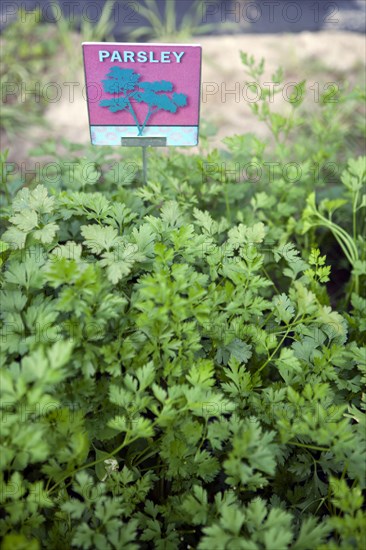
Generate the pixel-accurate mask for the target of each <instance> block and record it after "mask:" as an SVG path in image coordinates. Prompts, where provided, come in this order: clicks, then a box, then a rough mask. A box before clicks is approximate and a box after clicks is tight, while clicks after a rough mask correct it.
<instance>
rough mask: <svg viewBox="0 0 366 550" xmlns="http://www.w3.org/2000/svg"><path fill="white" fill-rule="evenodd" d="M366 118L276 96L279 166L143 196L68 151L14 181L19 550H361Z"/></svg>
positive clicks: (11, 270)
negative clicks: (281, 102) (309, 108)
mask: <svg viewBox="0 0 366 550" xmlns="http://www.w3.org/2000/svg"><path fill="white" fill-rule="evenodd" d="M242 62H243V64H244V66H245V68H246V70H247V72H248V74H249V76H250V81H251V82H253V81H258V82H259V81H260V79H261V76H262V75H263V64H261V63H256V62H255V60H254V59H252V58H250V57H248V56H246V55H244V54H242ZM275 78H276V82H278V83H279V90H281V86H282V85H283V78H282V76H281V72H280V71H278V72H277V73H276V75H275ZM301 86H304V84H301V85H300V91H301ZM363 99H364V92H363V90H361V89H360V88H357V87H356V88H354V89H352V90H351V91H349V92H348V93H344V94H342V95H341V96H338V101H337V102H331V101H329V95H327V94H326V93H325V94H323V95H322V96H321V101H320V103H319V112H316V113H314V115H313V116H312V117H311V116H309V117H307V118H306V119H304V118H303V116H302V114H301V100H300V99H299V95H298V94H296V95H294V96H293V97H292V100H291V102H290V103H291V113H289V114H288V116H282V115H279V114H278V113H275V112H273V111H272V110H271V104H270V98H269V96H268V94H266V93H264V94H263V96H262V98H261V100H260V101H259V102H258V103H256V104H253V109H254V112H255V113H256V114H257V116H259V118H260V120H261V121H262V122H263V123H266V124H267V125H268V127H269V129H270V131H271V133H272V137H273V141H274V143H275V146H274V149H273V150H270V149H269V148H268V147H267V145H266V143H265V142H262V141H261V140H259V139H258V138H257V137H255V136H254V135H253V134H246V135H237V136H234V137H230V138H227V139H226V140H225V145H226V147H227V150H226V151H225V152H224V151H219V150H216V149H215V150H213V151H210V152H208V153H202V154H197V155H192V156H187V155H183V154H182V153H180V152H179V151H170V153H169V155H164V154H161V153H159V152H156V151H153V152H152V153H151V154H150V168H149V179H148V182H147V183H146V185H143V184H142V181H141V179H142V177H141V173H140V170H139V169H137V164H136V157H135V155H137V153H136V152H134V151H132V152H131V153H129V155H130V157H128V158H127V159H124V160H123V162H122V161H121V162H118V163H115V162H114V160H113V159H114V156H115V154H116V151H115V149H113V148H108V147H105V148H103V149H102V150H101V148H99V149H98V150H95V149H92V148H89V147H85V148H83V147H82V146H80V145H75V144H72V143H68V142H67V141H66V140H65V141H64V147H65V153H64V155H60V154H56V146H55V144H53V143H51V142H46V143H44V144H43V146H42V147H39V148H38V149H37V150H34V151H33V153H32V154H33V156H34V157H36V155H51V156H53V158H54V159H55V161H57V170H56V171H55V175H54V177H53V178H52V177H51V176H52V174H50V173H49V172H47V178H45V179H46V180H47V181H42V182H40V183H39V182H37V181H32V180H30V181H28V182H27V185H25V182H24V180H23V179H22V178H21V175H20V174H19V173H16V174H13V175H12V174H8V175H7V173H6V170H3V180H4V181H3V183H4V189H5V191H4V193H3V195H2V198H3V215H4V222H3V230H4V231H3V234H2V237H1V258H2V287H1V302H2V331H3V334H2V347H3V351H4V353H3V354H2V385H1V388H2V397H1V405H2V409H3V410H2V417H3V422H2V441H3V443H2V449H1V450H2V453H1V455H2V460H1V471H2V491H1V499H2V509H3V512H2V516H1V519H0V533H1V535H2V536H3V542H2V547H1V548H2V549H4V550H10V549H12V550H13V549H16V550H17V549H19V550H20V549H23V548H24V549H25V548H27V549H31V550H36V549H38V548H49V549H56V550H65V548H83V549H95V548H97V549H101V550H105V549H108V548H111V549H113V548H115V549H126V550H133V549H140V548H141V549H145V548H146V549H148V548H156V549H169V550H170V549H171V550H176V549H177V548H179V549H183V548H198V549H199V550H205V549H210V550H211V549H217V550H224V549H228V550H229V549H230V550H231V549H243V550H244V549H246V550H249V549H250V550H252V549H253V550H257V549H258V550H259V549H268V550H280V549H286V548H291V549H293V550H301V549H302V550H312V549H315V548H316V549H318V550H323V549H338V548H339V549H341V548H342V549H354V548H360V549H361V548H363V547H364V543H365V523H366V522H365V520H366V517H365V513H364V511H363V508H362V507H363V496H362V493H363V491H364V489H365V446H366V442H365V428H366V426H365V424H366V422H365V412H364V410H365V397H364V393H363V392H364V386H365V381H366V376H365V372H366V362H365V347H364V342H365V330H366V323H365V313H366V300H365V298H364V292H365V272H366V265H365V263H366V259H365V239H364V227H365V222H364V208H365V205H366V203H365V195H363V185H364V183H365V177H366V174H365V172H366V168H365V158H364V157H361V156H360V153H361V151H362V147H363V139H364V135H363V134H362V126H361V125H360V124H359V122H358V124H357V123H355V124H353V119H352V116H353V114H354V113H357V112H361V111H362V100H363ZM340 106H341V107H342V108H341V109H340ZM350 121H352V122H350ZM351 138H352V139H351ZM6 158H7V157H6V153H3V154H2V162H3V165H4V166H6ZM112 161H113V164H112V167H111V162H112ZM70 162H71V163H72V165H73V168H74V169H73V170H72V171H71V172H70V170H69V165H70ZM237 163H239V164H244V165H247V164H249V163H251V164H252V165H255V166H259V167H263V166H266V165H268V164H270V165H271V166H272V168H273V169H271V171H267V170H266V171H265V170H262V172H261V177H260V178H259V180H258V179H257V181H255V182H254V183H253V181H252V180H251V179H250V178H245V177H239V178H237V177H236V176H235V166H236V165H237ZM91 166H93V168H94V177H90V167H91ZM131 166H135V168H136V169H134V170H132V171H131V169H130V167H131ZM222 166H223V167H224V168H225V170H224V172H223V171H222V170H221V169H218V168H217V167H222ZM85 167H88V169H87V170H84V168H85ZM215 167H216V168H215ZM299 168H300V171H299ZM295 170H296V172H295ZM70 174H71V175H70ZM85 174H88V177H86V175H85ZM233 174H234V176H233ZM51 180H52V181H51ZM339 272H342V274H343V278H342V280H341V279H340V278H338V277H336V276H335V275H334V273H339Z"/></svg>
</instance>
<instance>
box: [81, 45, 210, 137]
mask: <svg viewBox="0 0 366 550" xmlns="http://www.w3.org/2000/svg"><path fill="white" fill-rule="evenodd" d="M83 55H84V68H85V80H86V89H87V102H88V113H89V125H90V135H91V141H92V143H93V144H94V145H121V144H122V139H123V138H132V137H140V138H154V137H159V138H166V145H180V146H181V145H197V143H198V129H199V114H200V88H201V57H202V49H201V46H199V45H196V44H190V45H186V44H130V43H126V44H121V43H112V42H100V43H96V42H84V43H83Z"/></svg>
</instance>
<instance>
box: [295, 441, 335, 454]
mask: <svg viewBox="0 0 366 550" xmlns="http://www.w3.org/2000/svg"><path fill="white" fill-rule="evenodd" d="M288 445H296V447H304V448H305V449H313V451H324V452H327V451H330V449H329V448H327V447H318V446H317V445H308V444H305V443H297V441H288Z"/></svg>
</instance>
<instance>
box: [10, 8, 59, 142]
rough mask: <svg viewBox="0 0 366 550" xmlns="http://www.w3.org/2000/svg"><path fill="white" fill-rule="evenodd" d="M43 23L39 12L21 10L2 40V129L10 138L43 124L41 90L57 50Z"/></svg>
mask: <svg viewBox="0 0 366 550" xmlns="http://www.w3.org/2000/svg"><path fill="white" fill-rule="evenodd" d="M40 21H41V12H40V10H36V11H35V12H33V13H32V17H29V16H27V15H26V12H25V10H24V9H20V10H19V11H18V16H17V19H16V20H15V21H14V22H13V23H11V24H10V25H9V26H8V27H6V29H5V30H4V32H3V35H2V38H1V55H2V63H1V68H0V79H1V103H2V105H1V129H3V130H5V131H6V133H7V134H9V135H14V134H16V133H17V132H19V131H22V130H24V129H25V128H26V127H27V126H29V125H31V124H35V123H38V124H42V123H43V120H42V118H41V114H42V111H43V109H44V106H45V102H44V100H43V98H42V95H41V94H40V93H39V91H38V90H39V89H40V88H41V86H42V79H43V78H44V75H45V73H46V71H47V70H48V68H49V67H50V66H51V60H52V58H53V56H54V55H55V53H56V51H57V42H56V40H55V38H54V35H53V33H52V27H51V26H50V25H43V24H41V23H40Z"/></svg>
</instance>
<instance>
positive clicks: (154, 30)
mask: <svg viewBox="0 0 366 550" xmlns="http://www.w3.org/2000/svg"><path fill="white" fill-rule="evenodd" d="M138 13H139V15H141V16H142V17H143V18H144V19H146V21H147V22H148V23H149V25H145V26H141V27H138V28H137V29H134V30H132V31H131V32H130V33H129V38H130V40H131V41H134V40H138V39H141V38H144V39H146V38H147V39H148V40H159V41H160V42H180V41H182V40H187V39H190V38H192V37H193V36H197V35H203V34H207V33H210V32H212V31H213V30H215V29H216V30H217V24H215V23H204V24H203V23H202V0H196V1H195V2H194V3H193V4H192V6H191V7H190V9H189V10H188V11H187V13H186V14H185V15H184V16H183V18H182V21H181V22H180V23H179V22H178V18H177V10H176V3H175V0H167V1H166V2H165V10H164V14H161V13H160V10H159V7H158V4H157V2H156V0H141V2H139V10H138ZM234 27H236V28H237V24H235V23H232V22H224V23H220V29H221V30H223V29H225V30H227V31H229V30H230V29H233V28H234Z"/></svg>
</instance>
